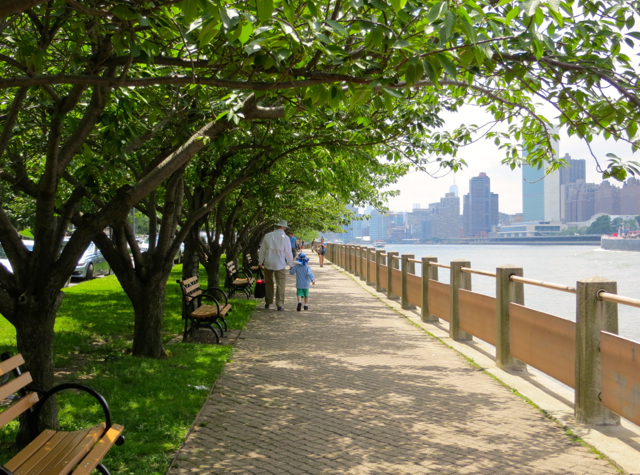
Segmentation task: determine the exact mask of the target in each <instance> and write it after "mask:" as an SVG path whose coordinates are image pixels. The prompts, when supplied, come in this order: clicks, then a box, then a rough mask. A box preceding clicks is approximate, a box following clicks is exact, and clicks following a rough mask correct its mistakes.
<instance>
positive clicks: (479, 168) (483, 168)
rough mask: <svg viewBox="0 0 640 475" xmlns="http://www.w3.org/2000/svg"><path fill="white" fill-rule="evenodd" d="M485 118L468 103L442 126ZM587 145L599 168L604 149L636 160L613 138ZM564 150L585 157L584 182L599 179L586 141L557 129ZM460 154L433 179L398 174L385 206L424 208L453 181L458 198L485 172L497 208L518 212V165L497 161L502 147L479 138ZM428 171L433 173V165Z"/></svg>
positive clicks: (478, 122) (604, 159) (479, 122)
mask: <svg viewBox="0 0 640 475" xmlns="http://www.w3.org/2000/svg"><path fill="white" fill-rule="evenodd" d="M488 121H489V116H488V115H486V114H485V113H484V112H482V111H481V110H480V109H478V108H477V107H472V106H468V107H466V108H465V109H464V110H463V111H462V112H459V113H457V114H450V115H449V116H447V118H446V124H447V125H446V128H447V129H448V130H451V129H453V128H455V127H457V126H459V125H460V124H462V123H466V124H476V125H482V124H484V123H485V122H488ZM591 148H592V150H593V152H594V154H595V155H596V157H598V161H599V162H600V164H601V166H602V167H603V168H604V166H605V165H606V164H607V161H608V158H607V157H606V155H607V153H615V154H616V155H617V156H619V157H621V158H623V159H624V160H625V161H627V160H635V161H639V160H640V152H639V153H636V154H635V155H632V153H631V147H630V146H629V145H628V144H626V143H622V142H615V141H614V140H609V141H606V140H604V139H602V138H600V139H598V138H597V139H594V141H593V142H592V143H591ZM566 153H568V154H569V155H570V156H571V158H573V159H574V160H575V159H584V160H586V174H587V177H586V178H587V182H588V183H600V182H602V176H601V175H600V174H599V173H598V172H597V171H596V162H595V160H594V159H593V157H592V156H591V154H590V152H589V149H588V147H587V146H586V144H585V143H584V142H583V141H581V140H580V139H578V138H576V137H568V136H567V135H566V134H564V133H563V132H562V131H561V133H560V156H561V157H564V156H565V154H566ZM460 156H461V157H462V158H464V159H465V161H466V162H467V164H468V167H467V168H465V169H464V170H462V171H460V172H458V173H455V174H454V173H449V174H448V175H447V176H444V177H442V178H437V179H436V178H432V177H431V176H429V175H428V174H426V173H424V172H413V173H410V174H408V175H406V176H405V177H403V178H401V179H400V180H399V181H398V182H397V183H396V185H395V186H392V187H390V189H394V190H400V192H401V193H400V195H399V196H396V197H393V198H390V199H389V201H388V207H389V209H390V210H391V211H411V210H412V209H413V205H414V204H417V203H419V204H420V205H421V207H422V208H426V207H428V205H429V203H435V202H438V201H440V198H442V197H444V194H445V193H448V192H449V187H450V186H451V185H453V184H454V182H455V184H456V185H457V186H458V196H460V197H461V198H462V195H465V194H467V193H468V192H469V180H470V179H471V178H472V177H474V176H478V175H479V174H480V173H481V172H485V173H486V174H487V176H488V177H489V178H490V179H491V191H492V192H493V193H498V195H499V209H500V212H501V213H508V214H515V213H521V212H522V169H520V168H516V169H515V170H513V171H512V170H511V169H510V168H509V167H508V166H506V165H501V164H500V161H501V160H502V158H503V157H504V151H501V150H498V148H497V147H496V146H495V145H494V143H493V141H492V140H480V141H478V142H476V143H475V144H473V145H470V146H469V147H467V148H465V149H464V150H463V151H462V152H461V153H460ZM429 171H430V172H432V173H435V171H436V168H435V167H434V168H433V170H431V169H429ZM611 181H612V183H613V184H615V185H616V186H621V183H619V182H616V181H615V180H611ZM461 211H462V210H461Z"/></svg>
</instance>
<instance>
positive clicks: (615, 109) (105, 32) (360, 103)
mask: <svg viewBox="0 0 640 475" xmlns="http://www.w3.org/2000/svg"><path fill="white" fill-rule="evenodd" d="M5 3H6V5H4V4H3V6H2V7H0V15H2V16H5V18H6V19H5V20H4V21H3V22H2V23H1V24H0V34H1V35H2V36H3V41H2V42H1V43H0V69H1V74H0V91H2V93H1V94H2V95H1V96H0V115H1V116H2V117H1V118H2V129H1V130H0V160H1V163H0V169H1V170H2V172H1V173H0V180H1V181H2V187H3V190H1V191H2V192H1V193H0V196H1V197H2V198H3V199H5V200H7V201H4V202H3V203H2V204H1V206H0V243H1V244H2V246H3V248H4V249H5V251H6V253H7V256H8V258H9V260H10V261H11V264H12V267H13V269H14V272H13V273H8V272H6V271H5V270H3V269H1V268H0V313H2V315H3V316H4V317H5V318H7V319H8V320H9V321H10V322H11V323H12V324H13V325H14V326H15V327H16V331H17V334H18V337H17V341H18V348H19V349H20V351H21V352H22V353H23V355H24V356H25V359H26V361H27V365H26V366H27V369H28V370H30V371H31V373H32V375H33V377H34V382H35V384H36V385H37V386H40V387H44V388H48V387H50V386H51V384H52V381H53V357H52V342H53V324H54V321H55V314H56V311H57V309H58V307H59V305H60V303H61V301H62V298H63V296H64V294H63V293H62V292H61V288H62V287H63V285H64V283H65V282H66V280H67V278H68V276H69V275H70V273H71V272H72V271H73V269H74V267H75V264H76V262H77V260H78V258H79V257H80V256H81V254H82V252H83V251H84V249H85V248H86V246H87V244H88V243H89V241H90V240H91V239H96V240H97V241H98V242H99V243H100V246H101V247H102V248H103V249H111V252H110V251H108V250H107V251H106V254H110V253H111V254H113V256H114V257H113V259H115V258H116V257H115V256H116V255H122V254H123V252H122V249H123V246H125V244H126V243H128V244H129V245H131V246H133V248H135V245H134V244H133V242H132V241H131V236H130V233H129V232H128V230H127V226H126V216H127V214H128V213H129V212H130V209H131V208H132V207H134V206H137V207H139V208H148V209H149V210H150V212H151V211H152V212H153V213H156V212H158V211H157V207H156V206H155V203H156V198H155V197H153V193H155V192H156V190H157V189H158V188H159V187H161V185H162V187H163V189H162V190H160V191H158V193H159V195H160V196H159V200H160V201H162V202H163V204H162V205H161V206H160V209H161V212H158V214H161V215H162V219H165V220H167V219H170V217H171V219H174V218H175V220H179V219H180V218H179V213H177V212H176V207H177V206H181V201H180V196H179V195H180V189H181V187H182V185H181V184H182V179H183V178H182V177H183V174H184V173H185V172H186V170H185V169H186V167H187V165H188V163H189V162H190V160H192V159H193V158H194V157H195V156H196V155H197V154H198V153H200V152H203V151H206V150H207V149H210V148H213V149H215V147H216V142H217V141H218V140H220V139H221V138H222V137H223V135H224V134H226V133H228V132H229V131H232V130H233V131H241V130H246V128H247V127H248V124H249V123H250V122H251V121H255V120H275V119H287V120H291V119H292V118H294V117H304V116H307V115H308V114H311V113H312V112H313V111H314V110H320V111H328V110H330V111H334V112H340V111H345V110H346V111H349V113H350V114H353V115H354V116H356V119H355V120H356V124H358V125H360V126H361V127H362V129H369V128H370V126H371V124H372V123H373V122H374V121H372V119H375V118H377V120H376V121H375V122H376V123H377V124H378V126H377V127H379V128H381V129H383V128H384V127H386V126H387V125H389V126H392V125H393V124H398V125H399V126H400V127H404V128H398V130H397V135H398V137H399V138H398V141H399V143H398V144H397V146H396V147H395V148H393V149H390V150H384V153H385V155H386V157H387V158H388V159H389V160H391V161H392V162H393V163H399V162H400V161H403V160H406V161H409V162H413V163H415V164H417V166H421V165H423V164H424V163H425V162H426V161H428V160H435V161H437V163H439V164H440V165H441V166H443V167H447V168H452V169H454V170H455V169H458V168H459V167H461V166H463V165H464V162H463V161H462V160H460V159H459V158H457V157H456V154H457V150H458V148H459V146H461V145H464V144H466V143H469V142H470V141H472V140H473V139H474V133H475V132H476V131H477V130H478V128H476V127H473V126H468V127H461V128H459V129H457V130H456V131H454V132H453V133H449V134H447V133H442V132H441V131H439V130H437V129H438V127H440V126H441V125H442V120H441V119H440V114H441V113H442V112H443V111H445V110H456V109H458V108H459V107H460V106H461V105H462V104H468V103H471V104H477V105H479V106H481V107H483V108H485V109H486V110H488V111H489V112H490V113H491V114H493V117H494V118H495V120H496V121H503V122H506V123H508V124H510V127H509V130H508V131H507V132H504V133H496V132H490V133H489V134H488V136H489V137H490V138H492V139H494V140H496V143H499V144H500V146H501V147H502V148H503V149H504V150H505V152H506V158H505V163H507V164H508V165H510V166H512V167H516V166H518V165H520V164H521V163H522V162H523V160H524V159H523V158H522V157H521V156H520V155H519V151H518V148H517V147H516V146H515V144H514V141H515V142H518V143H519V142H522V143H524V148H525V150H527V151H528V152H529V155H528V156H527V158H526V160H527V161H529V162H530V163H532V164H534V165H537V164H540V163H542V161H544V160H547V161H549V162H550V163H551V165H552V166H556V165H557V163H558V161H557V159H556V158H555V157H553V156H552V155H551V154H550V150H551V147H550V139H551V137H550V134H549V133H548V132H547V130H548V125H549V124H550V122H551V120H550V119H548V118H546V117H544V116H542V115H541V114H540V113H538V112H537V111H536V108H535V104H534V103H535V102H536V101H541V102H546V103H548V104H550V105H551V106H552V107H554V108H555V109H556V110H557V111H558V117H557V119H558V120H559V121H560V123H561V126H562V127H564V128H566V129H567V130H568V132H569V134H572V135H577V136H578V137H581V138H583V139H584V140H586V141H587V142H590V141H591V140H592V139H593V138H594V137H595V136H596V135H597V134H603V135H604V136H605V137H610V138H613V139H615V140H621V141H626V142H628V143H630V144H631V145H632V147H634V148H635V147H637V137H636V135H637V123H638V119H640V113H639V110H638V105H639V104H640V99H639V98H638V97H637V89H636V87H637V86H636V83H637V71H636V69H635V66H634V63H632V62H631V60H630V58H628V57H627V55H626V54H625V53H624V51H623V49H622V45H624V44H627V45H629V46H630V47H633V46H634V45H635V41H637V37H638V33H637V32H636V31H634V30H633V28H634V22H635V20H634V18H635V15H636V10H635V7H634V5H633V4H624V3H618V2H609V3H606V2H587V1H583V0H574V1H567V2H564V3H562V4H561V6H560V7H558V6H557V5H558V4H557V3H556V2H549V3H542V2H538V1H529V2H525V3H524V4H516V3H515V2H509V1H507V2H497V3H496V2H493V1H486V2H485V1H480V2H475V1H467V2H464V3H462V4H449V3H448V2H438V3H433V2H422V1H415V2H413V1H412V2H408V1H406V0H392V1H391V2H390V4H386V3H384V2H382V1H376V2H371V1H364V0H363V1H360V0H354V1H352V2H350V3H348V4H347V3H344V2H340V1H329V0H323V1H319V2H312V1H309V2H306V3H304V4H298V5H295V4H294V3H292V2H284V3H282V4H276V3H274V2H271V1H269V0H258V1H257V2H256V3H254V2H246V3H242V2H240V3H230V2H229V3H228V2H221V3H219V4H214V3H212V2H208V1H195V0H184V1H182V2H180V3H179V4H172V3H171V2H154V3H151V2H138V3H135V2H128V3H110V2H100V1H97V2H91V3H90V4H88V5H87V4H85V3H83V2H81V1H69V0H67V1H65V0H49V1H40V0H28V1H23V2H15V1H10V2H5ZM87 3H88V2H87ZM200 97H206V101H204V100H203V101H201V102H198V100H197V99H198V98H200ZM194 98H196V104H197V107H196V108H194V109H195V110H193V109H192V110H190V104H192V103H193V101H194ZM421 111H424V112H425V114H424V119H423V121H421V122H420V121H410V120H406V118H407V116H408V117H412V116H413V117H416V116H418V115H420V112H421ZM183 112H184V114H183V115H180V114H182V113H183ZM189 112H192V114H191V115H192V116H194V115H195V117H189ZM178 116H179V117H181V118H182V119H183V126H182V127H180V126H179V124H178V125H176V123H175V121H176V120H177V117H178ZM172 120H173V123H172ZM326 125H327V126H328V127H329V126H331V121H329V122H328V123H327V124H326ZM405 125H406V127H405ZM400 136H405V137H406V138H405V139H404V140H400ZM157 137H162V138H166V141H162V146H160V147H156V148H155V149H154V148H153V147H151V144H152V143H154V140H155V139H154V138H157ZM155 143H157V142H155ZM540 143H542V144H547V147H544V146H542V147H541V146H539V144H540ZM145 144H146V147H145ZM136 150H138V152H137V154H133V155H134V156H140V157H144V159H145V163H146V164H147V167H146V168H143V167H140V166H139V167H138V168H137V169H136V170H135V171H134V170H132V169H128V168H126V166H128V163H129V162H128V160H127V157H129V156H130V155H132V151H136ZM123 165H125V166H123ZM601 170H602V172H603V174H604V175H605V176H607V175H610V176H613V177H614V178H616V179H619V180H621V179H624V178H625V177H626V176H627V174H628V173H636V172H637V165H636V164H633V163H626V164H625V163H623V162H622V160H620V159H618V158H617V157H610V161H609V165H608V166H607V167H602V169H601ZM246 178H247V179H248V177H246ZM242 179H244V178H240V180H242ZM229 184H230V185H233V184H232V183H229ZM105 185H107V186H105ZM233 186H235V185H233ZM229 192H230V189H229ZM13 196H18V197H20V198H21V199H22V198H24V199H25V200H27V201H30V203H29V206H32V209H33V210H34V213H33V216H34V218H35V219H34V222H33V234H34V238H35V242H36V244H35V247H34V249H33V251H32V252H31V251H28V250H27V249H26V248H25V247H24V246H23V245H22V243H21V241H20V238H19V236H18V233H17V231H16V229H15V226H14V225H13V223H12V222H11V219H10V218H11V211H12V209H16V206H13V204H12V202H13V201H14V200H13ZM7 197H8V198H7ZM148 197H149V198H148ZM147 198H148V199H147ZM144 200H147V201H148V202H147V203H146V204H145V203H144ZM160 201H158V202H160ZM151 203H153V206H149V205H150V204H151ZM168 206H173V208H171V209H169V208H168ZM209 206H211V208H209ZM213 206H215V203H214V202H211V201H210V202H208V203H207V204H206V205H203V207H201V208H200V209H199V210H198V211H197V212H196V213H193V214H190V215H189V218H188V219H187V220H186V221H185V224H186V226H184V229H182V228H181V229H180V231H179V232H178V233H177V234H175V236H174V235H172V234H171V233H170V230H167V231H163V230H162V229H163V228H165V229H166V228H167V227H166V226H163V228H161V230H160V232H161V234H162V233H163V232H165V233H166V235H165V236H164V237H163V236H160V239H159V241H158V246H157V248H156V250H155V251H153V252H157V253H158V254H155V256H156V257H158V260H159V261H161V263H158V264H153V265H157V266H159V267H161V268H162V269H161V270H162V272H165V271H166V265H167V264H166V263H167V262H168V259H172V255H171V253H172V252H173V253H174V254H175V251H177V248H178V246H179V243H180V241H181V240H183V239H184V238H185V237H186V235H187V233H188V232H189V231H188V230H189V229H190V228H191V227H192V226H193V225H194V223H196V222H197V221H198V220H200V219H202V218H203V217H204V216H205V215H206V214H207V213H208V212H209V211H210V210H211V209H212V208H213ZM152 208H153V209H152ZM151 209H152V210H151ZM70 223H71V224H73V225H74V226H75V227H76V231H75V232H74V234H73V236H72V237H71V239H70V240H69V242H68V243H67V245H66V246H65V247H64V249H62V238H63V236H64V234H65V232H66V230H67V229H68V227H69V224H70ZM165 224H166V223H165ZM109 225H114V226H115V227H114V229H119V230H118V231H116V232H115V233H114V238H115V241H112V240H106V239H105V235H104V234H103V233H102V231H103V229H105V228H106V227H107V226H109ZM155 225H157V220H154V219H151V221H150V226H151V227H152V228H153V226H155ZM125 247H126V246H125ZM113 259H112V260H113ZM134 259H137V261H138V262H142V261H143V260H144V259H145V258H143V257H142V256H139V255H137V254H136V253H135V251H134ZM114 262H117V260H116V261H114ZM124 266H125V264H124V261H123V267H122V269H121V270H122V272H120V274H121V275H125V274H130V273H131V272H132V271H131V270H130V269H129V268H125V267H124ZM163 266H164V267H163ZM116 267H117V266H116ZM114 268H115V267H114ZM123 272H124V274H123ZM158 282H159V281H158ZM156 284H157V283H156ZM156 284H154V285H156ZM152 348H153V350H157V346H156V347H152ZM52 415H53V411H52V412H51V413H50V414H47V422H49V423H51V424H53V423H54V422H55V418H54V417H53V416H52ZM49 416H52V417H49Z"/></svg>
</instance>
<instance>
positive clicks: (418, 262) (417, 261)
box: [407, 259, 422, 264]
mask: <svg viewBox="0 0 640 475" xmlns="http://www.w3.org/2000/svg"><path fill="white" fill-rule="evenodd" d="M407 261H408V262H413V263H414V264H422V261H419V260H417V259H407Z"/></svg>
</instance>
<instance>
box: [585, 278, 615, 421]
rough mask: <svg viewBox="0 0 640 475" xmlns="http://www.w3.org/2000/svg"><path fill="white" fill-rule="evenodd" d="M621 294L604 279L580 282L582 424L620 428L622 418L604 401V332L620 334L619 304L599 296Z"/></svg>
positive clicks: (610, 282)
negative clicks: (603, 402)
mask: <svg viewBox="0 0 640 475" xmlns="http://www.w3.org/2000/svg"><path fill="white" fill-rule="evenodd" d="M601 291H605V292H608V293H611V294H615V293H617V292H618V285H617V283H616V282H615V281H613V280H609V279H605V278H603V277H597V276H596V277H590V278H588V279H585V280H579V281H578V284H577V302H576V393H575V398H576V399H575V405H574V407H575V416H576V420H577V421H578V422H581V423H583V424H595V425H618V424H620V417H619V416H618V415H617V414H615V413H613V412H612V411H610V410H609V409H607V408H605V407H604V406H603V405H602V403H601V402H600V397H599V396H600V392H601V391H602V389H601V388H602V384H601V380H600V332H601V331H606V332H610V333H615V334H617V333H618V304H615V303H611V302H605V301H604V300H600V299H599V298H598V294H599V293H600V292H601Z"/></svg>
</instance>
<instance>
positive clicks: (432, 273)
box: [420, 256, 440, 322]
mask: <svg viewBox="0 0 640 475" xmlns="http://www.w3.org/2000/svg"><path fill="white" fill-rule="evenodd" d="M430 262H438V258H437V257H434V256H425V257H423V258H422V308H421V309H420V310H421V312H420V313H421V315H420V316H421V317H422V321H423V322H439V321H440V319H439V318H438V317H436V316H435V315H433V314H431V313H429V279H431V280H438V268H437V267H436V266H430V265H429V263H430Z"/></svg>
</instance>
